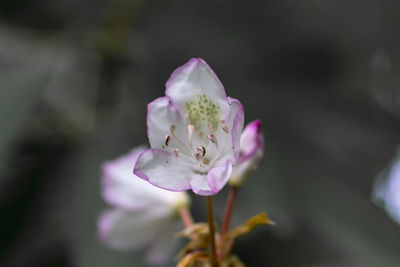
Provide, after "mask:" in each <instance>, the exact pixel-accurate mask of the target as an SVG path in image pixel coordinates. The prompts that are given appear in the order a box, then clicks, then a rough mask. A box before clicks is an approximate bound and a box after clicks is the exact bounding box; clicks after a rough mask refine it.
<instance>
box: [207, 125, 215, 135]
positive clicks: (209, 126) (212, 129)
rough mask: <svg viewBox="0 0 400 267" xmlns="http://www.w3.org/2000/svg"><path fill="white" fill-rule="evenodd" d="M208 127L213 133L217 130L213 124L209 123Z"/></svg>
mask: <svg viewBox="0 0 400 267" xmlns="http://www.w3.org/2000/svg"><path fill="white" fill-rule="evenodd" d="M208 129H210V132H212V133H213V132H214V131H215V129H214V127H213V126H212V125H211V124H209V125H208Z"/></svg>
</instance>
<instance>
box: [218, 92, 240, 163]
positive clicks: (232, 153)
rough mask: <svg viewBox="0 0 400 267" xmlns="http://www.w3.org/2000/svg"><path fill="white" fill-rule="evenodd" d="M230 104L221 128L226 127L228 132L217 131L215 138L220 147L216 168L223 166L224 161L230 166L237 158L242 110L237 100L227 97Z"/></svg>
mask: <svg viewBox="0 0 400 267" xmlns="http://www.w3.org/2000/svg"><path fill="white" fill-rule="evenodd" d="M228 100H229V102H230V105H231V106H230V113H229V116H228V117H227V118H226V119H225V120H224V122H223V124H222V125H221V127H223V126H225V125H226V126H227V129H228V130H229V131H224V130H222V129H218V131H217V132H216V137H217V140H218V143H219V147H220V150H221V151H220V154H219V158H218V161H217V162H216V163H215V164H216V165H217V166H218V165H222V164H225V162H226V160H230V161H231V163H232V164H235V162H236V161H237V160H238V158H239V149H240V134H241V132H242V129H243V123H244V109H243V106H242V104H241V103H240V101H239V100H237V99H235V98H231V97H228Z"/></svg>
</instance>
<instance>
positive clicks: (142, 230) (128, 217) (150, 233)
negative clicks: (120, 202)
mask: <svg viewBox="0 0 400 267" xmlns="http://www.w3.org/2000/svg"><path fill="white" fill-rule="evenodd" d="M169 216H170V211H168V210H166V209H157V208H153V209H144V210H140V211H135V212H128V211H124V210H119V209H115V210H110V211H106V212H104V213H103V214H102V216H101V217H100V220H99V235H100V239H101V240H102V241H103V242H104V243H106V244H107V245H109V246H110V247H113V248H116V249H124V250H132V249H138V248H141V247H143V246H145V245H147V244H149V243H150V241H152V240H153V239H154V238H155V237H156V235H157V233H159V231H160V229H162V227H163V225H164V224H165V223H166V222H167V221H168V219H169Z"/></svg>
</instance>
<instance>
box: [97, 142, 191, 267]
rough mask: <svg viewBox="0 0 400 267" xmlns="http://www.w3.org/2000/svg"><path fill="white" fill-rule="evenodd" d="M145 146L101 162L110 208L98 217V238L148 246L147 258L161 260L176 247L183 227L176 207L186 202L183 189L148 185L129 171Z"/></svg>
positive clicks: (127, 245)
mask: <svg viewBox="0 0 400 267" xmlns="http://www.w3.org/2000/svg"><path fill="white" fill-rule="evenodd" d="M144 149H145V148H144V147H139V148H136V149H133V150H132V151H131V152H129V153H128V154H126V155H124V156H121V157H120V158H117V159H116V160H114V161H110V162H107V163H105V164H103V167H102V195H103V197H104V199H105V200H106V202H108V203H109V204H110V205H112V206H113V209H110V210H108V211H105V212H104V213H103V214H102V215H101V217H100V219H99V223H98V225H99V235H100V239H101V240H102V241H103V242H104V243H105V244H107V245H109V246H110V247H113V248H116V249H122V250H135V249H139V248H142V247H145V246H148V247H149V252H148V253H147V260H148V261H150V262H151V263H163V262H165V261H166V260H168V258H169V257H171V255H172V253H173V252H174V250H175V249H176V247H177V242H178V240H177V238H176V237H175V234H176V232H178V231H180V230H182V229H183V228H184V227H183V224H182V222H181V220H180V217H179V215H178V214H179V212H178V211H179V209H180V208H181V207H184V206H187V205H189V198H188V196H187V194H186V193H185V192H170V191H167V190H163V189H160V188H157V187H154V186H152V185H150V184H149V183H147V182H145V181H143V180H142V179H140V178H138V177H137V176H135V175H133V174H132V169H133V166H134V164H135V161H136V160H137V157H138V155H139V154H140V153H141V152H143V151H144Z"/></svg>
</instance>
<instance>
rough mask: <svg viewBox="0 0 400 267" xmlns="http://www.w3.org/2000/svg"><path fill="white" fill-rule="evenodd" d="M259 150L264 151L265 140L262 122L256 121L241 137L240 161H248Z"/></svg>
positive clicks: (247, 127)
mask: <svg viewBox="0 0 400 267" xmlns="http://www.w3.org/2000/svg"><path fill="white" fill-rule="evenodd" d="M257 150H260V151H261V153H263V151H264V138H263V134H262V132H261V121H260V120H255V121H252V122H250V123H249V124H247V125H246V127H245V128H244V130H243V133H242V135H241V137H240V161H242V162H243V161H246V160H248V159H249V158H250V157H252V156H253V155H254V154H255V153H256V151H257Z"/></svg>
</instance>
